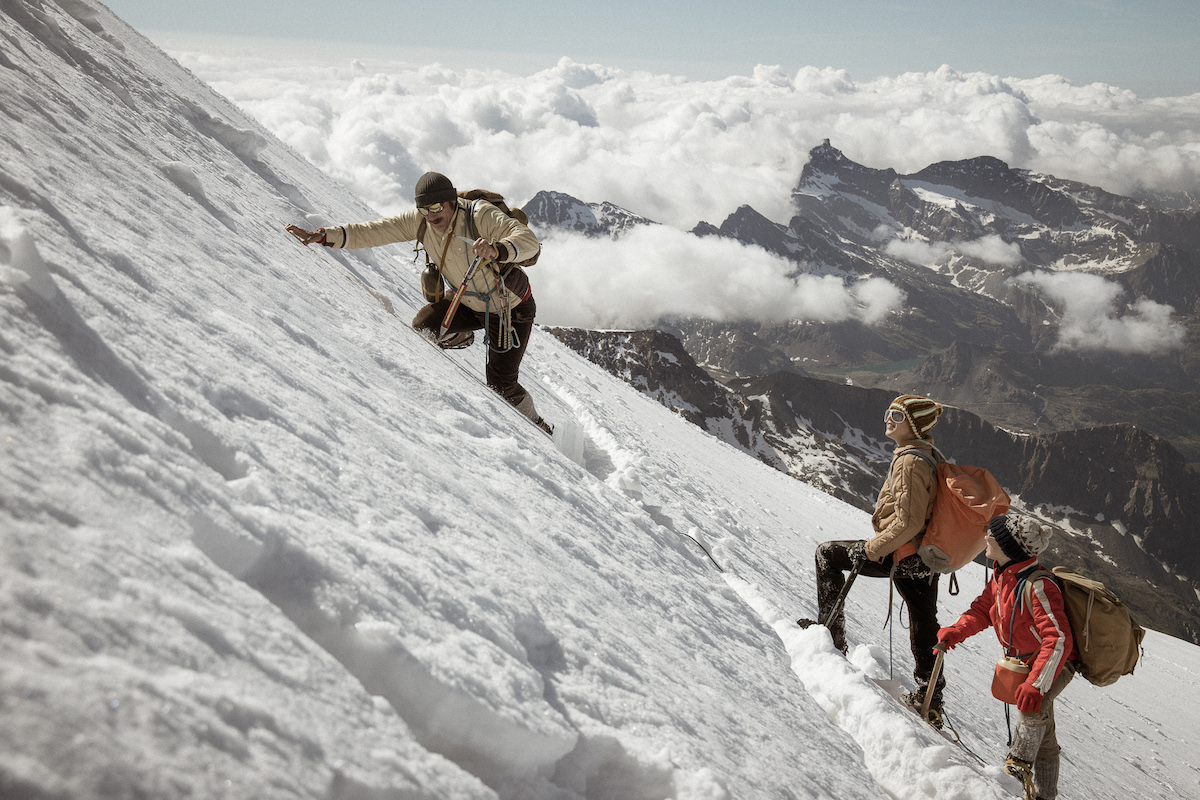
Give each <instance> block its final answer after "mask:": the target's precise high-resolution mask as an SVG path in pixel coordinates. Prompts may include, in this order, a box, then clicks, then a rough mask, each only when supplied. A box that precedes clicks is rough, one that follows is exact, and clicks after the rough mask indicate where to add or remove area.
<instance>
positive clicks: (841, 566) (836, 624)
mask: <svg viewBox="0 0 1200 800" xmlns="http://www.w3.org/2000/svg"><path fill="white" fill-rule="evenodd" d="M850 544H852V542H850V541H844V542H825V543H824V544H822V545H820V546H819V547H817V559H816V560H817V608H818V615H819V616H818V619H819V620H820V621H824V620H825V617H826V616H828V614H829V608H830V607H831V606H832V605H833V603H834V601H835V600H837V596H838V594H839V593H840V592H841V591H842V587H843V586H845V585H846V576H845V574H844V573H846V572H849V571H850V569H851V568H853V566H854V565H853V564H852V563H851V561H850V555H849V553H848V552H847V547H849V545H850ZM858 574H859V576H860V577H867V578H887V577H889V576H892V557H891V556H890V555H889V556H888V557H887V558H885V559H884V560H883V561H882V562H879V561H867V562H866V563H864V564H863V566H862V569H861V570H860V571H859V573H858ZM940 577H941V576H940V575H937V574H936V573H934V572H933V571H931V570H930V569H929V567H927V566H925V562H924V561H922V560H921V557H920V556H918V555H916V554H913V555H911V556H908V557H907V558H904V559H902V560H901V561H900V563H899V564H898V565H896V570H895V575H894V579H895V586H896V591H897V592H899V593H900V597H902V598H903V599H904V603H905V605H907V606H908V618H909V630H908V633H909V646H910V647H911V648H912V654H913V662H914V663H915V668H914V669H913V680H915V681H916V683H917V690H918V691H919V692H920V693H921V694H922V695H924V694H925V691H926V689H927V688H928V686H929V677H930V675H932V674H933V664H934V662H935V661H936V660H937V656H936V655H935V654H934V652H933V647H934V645H936V644H937V640H938V639H937V632H938V628H939V627H940V626H939V625H938V619H937V600H938V579H939V578H940ZM828 627H829V633H830V634H831V635H832V636H833V643H834V644H835V645H836V646H837V647H838V648H839V649H840V650H841V651H842V652H843V653H844V652H846V614H845V611H844V607H843V608H842V609H839V610H838V613H837V614H836V615H835V616H834V618H833V619H832V620H830V621H829V626H828ZM944 666H945V665H944V664H943V671H942V673H941V674H939V675H938V680H937V686H936V687H935V688H934V697H933V699H934V703H935V704H936V703H940V702H941V699H942V689H943V688H945V686H946V679H945V670H944Z"/></svg>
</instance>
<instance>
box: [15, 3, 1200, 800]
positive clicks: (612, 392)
mask: <svg viewBox="0 0 1200 800" xmlns="http://www.w3.org/2000/svg"><path fill="white" fill-rule="evenodd" d="M0 78H2V80H0V108H2V109H3V112H4V113H3V114H2V115H0V137H2V139H3V142H4V144H3V148H4V150H3V152H4V159H3V162H0V320H2V325H0V412H2V413H0V441H2V444H3V458H2V459H0V477H2V479H0V509H2V512H0V513H2V515H3V516H2V517H0V519H2V525H0V543H2V547H0V698H2V699H0V703H2V708H3V725H0V743H2V744H0V794H2V795H3V796H5V797H22V798H66V797H70V798H77V797H205V798H216V797H229V798H276V797H280V798H283V797H313V798H366V799H369V800H385V799H389V800H390V799H392V798H495V797H502V798H534V799H535V800H540V799H542V798H544V799H545V800H568V799H569V798H590V799H591V800H605V799H610V798H611V799H614V800H615V799H616V798H622V799H630V798H632V799H633V800H639V799H644V800H651V799H652V798H679V799H681V800H682V799H683V798H688V799H689V800H691V799H694V800H718V799H719V798H776V797H783V798H836V799H837V800H853V799H854V798H863V800H867V799H868V798H870V799H871V800H876V799H877V798H880V797H891V798H913V799H914V800H915V799H916V798H947V799H949V798H954V799H955V800H975V799H976V798H979V799H982V798H1004V797H1012V796H1015V795H1016V793H1017V791H1018V787H1017V786H1016V783H1015V781H1013V780H1012V779H1010V778H1008V777H1006V776H1004V775H1003V774H1002V773H1001V771H1000V769H999V766H998V765H999V764H1000V763H1001V762H1002V759H1003V755H1004V752H1005V723H1004V713H1003V712H1004V710H1003V707H1002V706H1001V705H1000V704H999V703H998V702H996V701H994V700H991V699H990V698H989V696H988V691H987V685H988V682H989V678H990V674H991V669H992V664H993V663H994V661H995V659H996V658H997V657H998V656H999V650H998V647H997V645H996V644H995V642H994V640H993V639H992V638H990V635H987V634H984V635H981V636H979V637H976V638H975V639H973V640H971V641H969V642H967V643H966V644H964V645H962V646H960V647H959V648H957V649H956V650H955V651H954V652H953V653H951V655H950V657H949V658H948V659H947V674H948V677H949V681H950V685H949V688H948V690H947V703H948V708H949V711H950V714H951V720H952V721H953V723H954V725H955V727H956V728H957V731H958V733H959V734H960V735H961V737H962V742H963V744H964V745H965V747H966V748H967V749H963V748H960V747H959V746H958V745H956V744H955V743H953V742H952V741H950V740H949V739H948V738H946V737H945V736H943V735H941V734H939V733H937V732H935V731H933V730H932V729H931V728H930V727H928V726H927V725H925V724H924V723H922V722H921V721H920V720H919V719H918V718H917V717H916V715H914V714H912V713H911V712H909V711H907V710H905V709H904V708H902V707H901V706H900V705H899V704H898V703H896V702H895V701H894V700H893V699H892V697H891V696H890V695H892V694H894V693H896V692H898V691H899V690H900V689H901V688H904V687H906V686H911V677H910V672H911V657H910V656H909V654H908V652H907V649H908V648H907V645H906V641H905V640H906V633H905V630H904V623H905V621H906V617H905V615H904V614H903V613H902V612H901V611H900V610H899V609H897V610H896V613H895V614H894V615H893V625H892V627H891V628H884V627H883V620H884V619H885V617H886V616H887V606H888V591H887V585H886V582H883V581H869V580H865V579H864V580H863V581H861V582H860V584H859V585H857V586H856V587H855V589H854V591H853V593H852V594H851V595H850V598H849V600H848V602H847V612H848V624H849V637H850V640H851V645H852V649H851V653H850V658H849V659H845V658H843V657H842V656H841V655H840V654H838V653H836V651H834V650H833V649H832V645H831V642H830V640H829V638H828V635H827V634H826V633H825V632H824V630H823V629H820V628H812V629H809V630H807V631H802V630H800V629H799V628H798V627H797V626H796V625H795V624H794V620H795V618H796V617H798V616H801V615H812V614H813V613H814V611H815V608H814V588H813V570H812V551H813V548H814V546H815V545H816V544H817V543H818V542H820V541H822V540H825V539H829V538H862V537H864V536H865V535H867V533H868V532H869V519H868V517H867V515H866V514H864V513H863V512H861V511H858V510H856V509H853V508H851V507H849V506H847V505H845V504H842V503H840V502H838V501H836V500H834V499H832V498H831V497H829V496H826V495H823V494H821V493H819V492H817V491H816V490H814V489H812V488H810V487H807V486H805V485H802V484H800V483H799V482H797V481H795V480H792V479H790V478H788V477H787V476H786V475H784V474H782V473H780V472H778V471H775V470H772V469H770V468H769V467H767V466H765V465H763V464H760V463H758V462H757V461H755V460H753V459H751V458H749V457H747V456H745V455H743V454H741V453H739V452H738V451H736V450H734V449H733V448H731V447H729V446H727V445H724V444H722V443H720V442H719V441H718V440H717V439H715V438H713V437H712V436H709V435H707V434H705V433H703V432H702V431H700V430H698V429H697V428H695V427H694V426H692V425H690V424H688V423H687V422H685V421H683V420H682V419H680V418H678V417H676V416H675V415H673V414H672V413H670V412H669V411H667V410H666V409H664V408H662V407H661V406H659V405H658V404H656V403H654V402H652V401H651V400H649V399H647V398H645V397H642V396H641V395H640V394H638V393H637V392H636V391H635V390H633V389H631V388H630V387H628V386H626V385H625V384H623V383H621V382H620V381H618V380H617V379H615V378H613V377H610V376H609V375H607V374H605V373H603V372H602V371H601V370H599V369H598V368H596V367H594V366H592V365H590V364H588V363H586V362H584V361H583V360H581V359H580V358H579V357H577V356H576V355H575V354H573V353H572V352H570V351H568V350H566V349H565V348H564V347H562V346H561V345H559V344H557V343H556V342H555V341H554V340H553V339H551V337H549V336H547V335H544V334H542V333H540V332H538V331H535V332H534V334H533V338H532V340H531V342H530V346H529V354H528V356H527V358H526V361H525V367H524V370H523V374H522V377H523V381H524V383H525V385H526V386H527V387H528V388H529V389H530V391H531V392H532V393H533V395H534V397H535V399H536V402H537V404H538V407H539V410H540V411H541V412H542V414H544V415H545V416H546V417H547V418H548V419H550V420H551V421H552V422H554V423H555V424H556V425H557V426H558V430H557V432H556V438H555V440H554V441H552V440H551V439H550V438H548V437H546V436H545V435H544V434H542V433H541V432H540V431H539V430H537V429H536V428H534V427H533V426H532V425H530V424H529V423H528V422H527V421H526V420H524V419H523V418H521V417H520V416H519V415H517V414H516V413H515V412H514V411H513V410H512V409H511V408H510V407H508V406H507V405H506V404H505V403H504V402H503V401H502V400H501V399H500V398H499V397H498V396H496V395H494V394H493V393H492V392H491V391H489V390H488V389H487V388H485V387H484V386H483V384H482V383H481V382H480V381H479V380H478V376H479V374H480V372H481V368H482V361H483V350H482V346H481V345H479V344H477V345H476V346H475V347H474V348H472V349H470V350H467V351H463V352H461V353H455V354H452V355H448V354H445V353H443V352H441V351H439V350H437V349H435V348H433V347H431V346H430V345H429V343H428V342H427V341H425V340H424V339H422V338H421V337H420V336H418V335H417V334H416V333H414V332H413V330H412V329H411V328H410V327H409V324H408V323H409V320H410V319H411V317H412V315H413V313H414V312H415V310H416V309H417V307H418V306H419V303H420V300H419V292H418V291H417V288H416V271H415V267H414V266H413V264H412V261H411V258H410V256H409V253H408V249H407V248H406V247H403V246H395V247H389V248H383V249H380V250H378V251H361V252H355V253H350V252H332V251H328V250H322V249H305V248H303V247H301V246H300V245H299V244H298V243H297V242H296V241H295V240H294V239H292V238H291V237H290V236H289V235H288V234H286V233H285V232H284V230H283V226H284V225H286V224H288V223H298V224H306V225H308V226H310V227H311V226H317V225H320V224H322V223H325V222H333V221H348V220H355V219H368V218H371V217H373V216H375V214H374V212H372V211H371V209H369V208H367V207H366V206H365V205H364V204H363V203H361V202H359V201H358V200H356V199H355V198H353V197H351V196H349V195H348V194H347V193H346V191H345V190H343V189H340V188H339V187H338V186H336V185H335V184H334V183H333V182H332V181H330V180H329V179H327V178H326V177H325V176H323V175H322V174H321V173H319V172H318V171H317V170H316V169H315V168H314V167H312V166H311V165H309V164H307V163H306V162H304V161H303V160H302V159H300V158H299V157H298V156H296V155H295V154H294V153H293V152H292V151H291V150H289V149H287V148H286V147H284V146H282V145H281V144H279V143H278V142H277V141H276V140H275V139H274V138H273V137H271V136H270V135H269V134H267V133H266V132H265V131H263V130H262V129H261V128H259V127H258V126H257V125H256V124H255V123H253V122H252V121H250V120H249V119H248V118H247V117H246V116H245V115H244V114H242V113H241V112H239V111H238V110H237V109H235V108H234V107H233V106H232V105H230V104H229V103H227V102H226V101H224V100H222V99H221V98H220V97H219V96H217V95H215V94H214V93H212V92H211V91H210V90H208V89H207V88H206V87H205V86H204V85H202V84H201V83H199V82H198V81H196V80H195V79H194V78H193V77H192V76H191V75H190V74H188V73H186V72H185V71H183V70H181V69H180V68H179V67H178V66H176V65H175V64H174V63H173V62H171V61H170V60H169V59H168V58H166V57H165V56H164V55H163V54H162V53H161V51H159V50H158V49H157V48H155V47H153V46H152V45H150V44H149V43H148V42H146V40H144V39H143V38H142V37H140V36H139V35H137V34H136V33H134V32H133V31H132V30H130V29H129V28H128V27H126V26H125V25H124V24H123V23H121V22H120V21H119V20H117V19H116V18H114V17H113V16H112V15H111V14H109V13H108V11H107V10H106V9H105V8H104V7H103V6H99V5H96V6H94V7H93V6H91V5H88V4H85V3H84V2H82V1H81V0H71V2H65V1H64V0H60V2H58V3H50V2H43V0H29V1H28V2H23V3H4V4H3V6H2V13H0ZM555 268H556V263H555V257H554V254H553V252H552V251H548V252H547V253H546V254H545V255H544V256H543V257H542V259H541V261H540V262H539V264H538V266H537V267H536V268H534V269H533V270H532V277H533V281H534V286H535V291H536V286H537V281H538V275H539V274H544V273H545V272H548V271H552V270H554V269H555ZM702 547H703V548H707V553H706V552H705V551H704V550H702ZM709 554H711V558H710V556H709ZM973 569H974V570H978V569H979V568H973ZM961 577H962V581H963V583H964V591H963V593H962V594H960V595H958V596H948V595H944V596H943V601H942V602H943V606H942V616H943V619H944V620H945V621H946V622H949V621H951V620H952V619H953V618H954V617H955V615H956V613H958V612H959V611H961V610H962V609H963V608H964V607H965V606H966V604H967V603H968V602H969V601H970V599H971V598H972V597H973V596H974V594H975V592H977V591H978V590H979V588H980V587H981V585H982V577H981V575H980V573H979V572H977V571H972V572H969V573H968V574H966V575H964V576H961ZM1198 677H1200V655H1198V653H1197V649H1196V647H1194V646H1192V645H1189V644H1185V643H1182V642H1180V641H1178V640H1174V639H1170V638H1168V637H1166V636H1163V635H1159V634H1156V633H1154V632H1151V633H1150V634H1149V636H1148V637H1147V640H1146V652H1145V657H1144V660H1143V663H1142V664H1141V666H1140V667H1139V669H1138V672H1137V674H1136V675H1134V676H1133V677H1127V678H1124V679H1122V680H1121V681H1120V682H1119V683H1117V684H1116V685H1115V686H1113V687H1110V688H1107V689H1095V688H1093V687H1091V686H1089V685H1086V684H1083V683H1082V682H1081V681H1077V682H1076V684H1075V685H1073V686H1071V688H1070V689H1069V690H1068V691H1067V693H1066V694H1065V695H1064V697H1063V698H1062V700H1060V703H1059V707H1058V708H1059V735H1060V739H1061V741H1062V743H1063V746H1064V759H1065V760H1064V765H1063V793H1062V796H1063V797H1068V798H1114V800H1115V799H1117V798H1120V799H1121V800H1124V798H1128V797H1155V798H1177V797H1197V796H1200V758H1197V756H1196V746H1197V741H1198V740H1200V735H1198V728H1200V723H1198V722H1197V714H1196V713H1195V712H1196V709H1197V708H1198V704H1197V700H1198V699H1200V687H1198V686H1197V680H1198ZM1181 712H1183V713H1181ZM968 749H969V751H971V752H973V753H974V754H975V755H972V754H971V753H969V752H968ZM975 756H978V758H979V759H980V761H977V760H976V757H975Z"/></svg>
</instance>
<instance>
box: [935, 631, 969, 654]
mask: <svg viewBox="0 0 1200 800" xmlns="http://www.w3.org/2000/svg"><path fill="white" fill-rule="evenodd" d="M966 638H967V637H965V636H963V635H962V633H960V632H959V631H958V629H957V628H942V629H941V630H939V631H938V641H939V642H944V643H945V645H946V649H947V650H953V649H954V646H955V645H957V644H961V643H962V642H963V641H964V640H966Z"/></svg>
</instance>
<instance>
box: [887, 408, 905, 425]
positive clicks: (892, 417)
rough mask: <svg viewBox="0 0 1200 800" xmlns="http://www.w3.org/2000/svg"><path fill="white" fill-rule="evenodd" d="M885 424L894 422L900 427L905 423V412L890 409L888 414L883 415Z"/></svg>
mask: <svg viewBox="0 0 1200 800" xmlns="http://www.w3.org/2000/svg"><path fill="white" fill-rule="evenodd" d="M883 421H884V422H894V423H896V424H897V425H899V424H900V423H901V422H904V412H903V411H901V410H900V409H898V408H889V409H888V410H887V413H886V414H884V415H883Z"/></svg>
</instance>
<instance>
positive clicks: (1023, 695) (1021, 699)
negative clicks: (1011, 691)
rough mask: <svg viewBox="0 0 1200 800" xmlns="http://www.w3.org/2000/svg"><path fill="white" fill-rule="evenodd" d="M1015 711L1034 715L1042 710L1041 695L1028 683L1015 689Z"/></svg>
mask: <svg viewBox="0 0 1200 800" xmlns="http://www.w3.org/2000/svg"><path fill="white" fill-rule="evenodd" d="M1017 710H1018V711H1020V712H1021V713H1022V714H1036V713H1038V712H1039V711H1041V710H1042V693H1041V692H1039V691H1038V690H1037V689H1035V688H1033V686H1031V685H1030V684H1029V683H1022V684H1021V685H1020V686H1018V687H1017Z"/></svg>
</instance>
